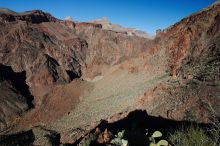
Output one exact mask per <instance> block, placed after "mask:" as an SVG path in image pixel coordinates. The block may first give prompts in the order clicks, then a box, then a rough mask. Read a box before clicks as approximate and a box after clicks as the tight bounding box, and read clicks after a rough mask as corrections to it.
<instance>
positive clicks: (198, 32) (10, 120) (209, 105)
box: [0, 1, 220, 145]
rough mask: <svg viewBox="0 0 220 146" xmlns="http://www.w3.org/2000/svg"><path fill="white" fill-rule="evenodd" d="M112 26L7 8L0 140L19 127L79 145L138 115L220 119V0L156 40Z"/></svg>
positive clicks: (31, 135) (35, 138)
mask: <svg viewBox="0 0 220 146" xmlns="http://www.w3.org/2000/svg"><path fill="white" fill-rule="evenodd" d="M104 23H107V24H104ZM115 27H116V25H112V24H110V23H109V22H106V21H104V22H103V21H102V22H100V21H94V22H74V21H71V20H65V21H63V20H58V19H56V18H54V17H53V16H51V15H50V14H48V13H44V12H42V11H39V10H35V11H29V12H24V13H16V12H13V11H10V10H8V9H0V28H1V29H0V38H1V40H0V56H1V58H0V71H1V72H0V92H1V94H0V105H1V106H0V113H1V115H0V132H1V136H0V138H1V139H2V141H0V144H1V143H3V144H4V143H7V141H10V139H13V136H14V135H10V134H14V133H19V132H21V131H24V132H23V133H19V134H17V137H21V139H23V141H26V142H27V143H29V142H30V143H34V145H45V143H47V142H48V139H47V138H45V137H46V136H45V135H49V139H50V140H51V139H55V141H56V142H57V143H63V144H67V143H68V144H73V143H74V142H77V141H78V140H79V139H81V138H82V137H84V136H85V135H86V134H87V133H89V132H90V131H91V130H93V129H94V128H96V127H97V126H98V125H99V124H100V123H101V122H102V120H106V121H107V122H108V123H112V122H116V121H118V120H120V119H122V118H124V117H126V116H127V115H128V114H129V113H130V112H131V111H135V110H138V109H139V110H144V111H146V112H147V113H148V114H149V115H151V116H155V117H163V118H166V119H172V120H177V121H183V120H185V121H194V122H199V123H208V122H210V118H211V116H212V115H213V113H212V112H213V111H215V113H216V115H217V116H220V108H219V107H220V96H219V95H220V2H219V1H217V2H216V3H215V4H213V5H211V6H209V7H208V8H206V9H204V10H202V11H200V12H198V13H195V14H193V15H191V16H189V17H187V18H184V19H182V20H181V21H180V22H178V23H176V24H175V25H173V26H171V27H169V28H167V29H165V30H158V31H157V35H156V36H155V38H154V39H152V38H149V37H145V36H144V37H143V36H142V35H137V33H134V32H133V31H134V30H132V33H131V30H130V29H129V30H128V29H125V28H124V29H123V28H121V26H120V27H119V26H117V29H118V28H120V31H119V30H115ZM121 30H123V31H121ZM7 135H10V136H9V137H7ZM25 136H26V137H27V139H26V137H25ZM44 142H45V143H44Z"/></svg>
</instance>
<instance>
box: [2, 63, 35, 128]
mask: <svg viewBox="0 0 220 146" xmlns="http://www.w3.org/2000/svg"><path fill="white" fill-rule="evenodd" d="M25 78H26V76H25V71H24V72H19V73H16V72H14V71H13V70H12V69H11V67H8V66H4V65H2V64H0V92H1V95H0V111H1V116H0V129H1V130H2V129H4V128H9V126H10V123H11V122H12V121H14V119H15V118H17V117H20V116H22V113H23V112H25V111H27V110H28V109H30V108H33V104H32V100H33V97H32V95H31V93H30V92H29V89H28V86H27V85H26V83H25Z"/></svg>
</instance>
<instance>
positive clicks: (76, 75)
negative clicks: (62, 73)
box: [66, 70, 80, 81]
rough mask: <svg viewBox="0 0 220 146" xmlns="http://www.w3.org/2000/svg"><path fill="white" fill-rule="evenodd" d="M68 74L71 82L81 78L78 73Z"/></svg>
mask: <svg viewBox="0 0 220 146" xmlns="http://www.w3.org/2000/svg"><path fill="white" fill-rule="evenodd" d="M66 72H67V74H68V75H69V77H70V80H71V81H72V80H73V79H75V78H79V77H80V76H79V75H78V74H77V73H76V72H74V71H70V70H67V71H66Z"/></svg>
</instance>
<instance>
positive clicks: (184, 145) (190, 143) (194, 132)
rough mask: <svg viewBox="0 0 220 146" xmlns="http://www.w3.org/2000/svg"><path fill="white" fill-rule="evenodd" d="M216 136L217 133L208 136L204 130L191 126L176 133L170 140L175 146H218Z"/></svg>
mask: <svg viewBox="0 0 220 146" xmlns="http://www.w3.org/2000/svg"><path fill="white" fill-rule="evenodd" d="M216 136H218V133H216V132H215V131H213V132H212V131H211V134H210V135H208V134H207V133H206V132H205V131H204V130H203V129H201V128H199V127H194V126H190V127H188V128H186V129H180V130H177V131H175V132H174V133H173V134H171V135H170V136H169V138H168V139H169V141H170V143H171V144H172V145H174V146H217V141H216ZM217 139H218V138H217Z"/></svg>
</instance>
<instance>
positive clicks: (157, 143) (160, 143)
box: [146, 131, 169, 146]
mask: <svg viewBox="0 0 220 146" xmlns="http://www.w3.org/2000/svg"><path fill="white" fill-rule="evenodd" d="M146 135H149V134H148V132H147V133H146ZM161 137H162V133H161V132H160V131H155V132H154V133H153V134H152V135H151V136H150V137H149V141H150V146H168V145H169V144H168V141H166V140H164V139H161ZM159 138H160V139H159ZM158 139H159V140H158Z"/></svg>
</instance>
